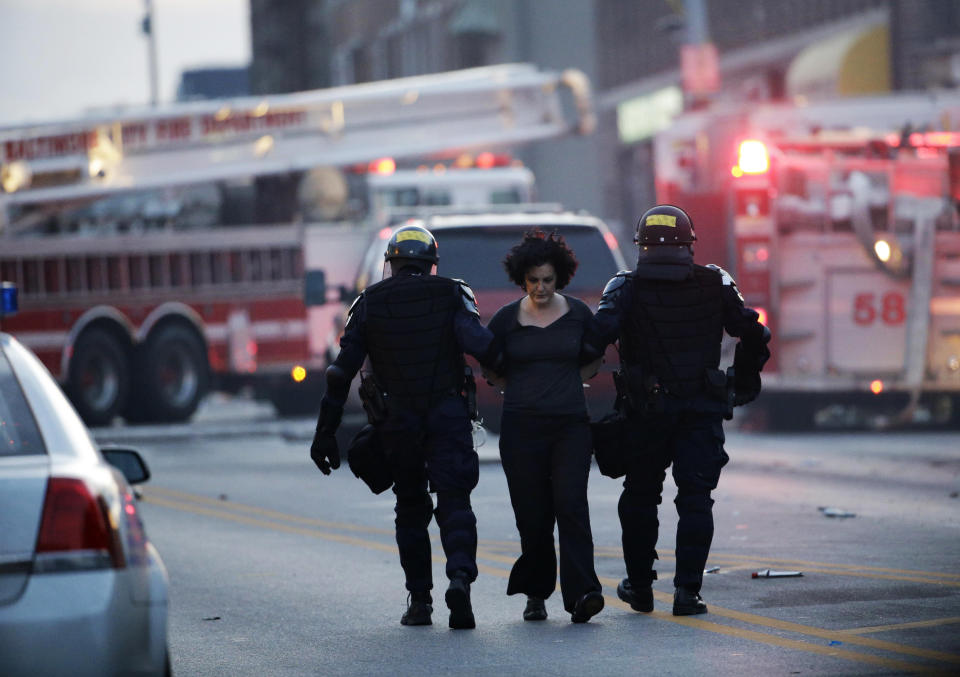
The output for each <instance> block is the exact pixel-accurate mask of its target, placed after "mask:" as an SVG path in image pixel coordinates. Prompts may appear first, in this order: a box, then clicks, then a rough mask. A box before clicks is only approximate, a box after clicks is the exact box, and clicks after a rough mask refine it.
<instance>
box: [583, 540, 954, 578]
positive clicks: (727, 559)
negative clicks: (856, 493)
mask: <svg viewBox="0 0 960 677" xmlns="http://www.w3.org/2000/svg"><path fill="white" fill-rule="evenodd" d="M596 552H597V553H598V556H599V557H622V556H623V550H622V549H620V548H616V547H612V546H606V547H599V548H597V549H596ZM661 559H664V560H671V559H673V555H670V554H664V555H663V556H662V557H661ZM723 563H729V564H731V565H732V564H733V563H740V564H744V565H745V566H753V565H756V564H758V563H760V564H764V565H767V564H776V565H782V566H785V567H786V566H789V567H791V568H794V569H795V568H798V567H799V568H803V569H809V570H811V571H813V570H823V571H831V570H833V569H840V570H847V571H857V572H863V571H872V572H876V573H881V574H899V575H904V576H916V577H920V578H947V579H956V580H958V581H960V574H951V573H941V572H936V571H917V570H913V569H891V568H888V567H872V566H861V565H858V564H836V563H831V562H810V561H806V560H796V559H777V558H773V557H758V556H755V555H734V554H731V553H722V552H711V553H710V564H723Z"/></svg>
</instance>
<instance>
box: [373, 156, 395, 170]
mask: <svg viewBox="0 0 960 677" xmlns="http://www.w3.org/2000/svg"><path fill="white" fill-rule="evenodd" d="M368 171H369V172H370V173H371V174H393V173H394V172H395V171H397V163H396V161H394V159H393V158H391V157H382V158H379V159H377V160H374V161H373V162H371V163H370V165H369V167H368Z"/></svg>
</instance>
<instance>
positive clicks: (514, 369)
mask: <svg viewBox="0 0 960 677" xmlns="http://www.w3.org/2000/svg"><path fill="white" fill-rule="evenodd" d="M564 298H566V299H567V304H568V305H569V309H568V310H567V312H566V313H564V314H563V315H562V316H561V317H559V318H557V319H556V320H555V321H554V322H552V323H551V324H549V325H547V326H546V327H536V326H531V325H521V324H520V323H519V321H518V320H517V317H518V314H519V312H520V300H517V301H514V302H513V303H508V304H507V305H505V306H503V307H502V308H500V310H498V311H497V312H496V314H495V315H494V316H493V317H492V318H491V319H490V322H489V323H488V324H487V328H488V329H489V330H490V331H491V332H493V335H494V338H495V340H496V341H497V342H498V343H500V345H501V346H502V350H503V354H504V358H505V362H504V367H503V372H504V373H503V374H501V375H502V376H504V377H505V378H506V380H507V384H506V387H505V388H504V391H503V410H504V411H511V412H523V413H534V414H547V415H554V416H566V415H578V416H579V415H586V413H587V404H586V400H585V399H584V396H583V382H582V380H581V378H580V366H581V365H582V364H583V363H584V361H585V359H586V358H583V357H582V356H581V355H582V349H583V336H584V333H585V332H586V331H587V330H588V328H589V327H590V323H591V322H592V319H593V314H592V313H591V312H590V309H589V308H588V307H587V305H586V304H585V303H584V302H583V301H581V300H580V299H578V298H574V297H572V296H566V295H564ZM521 300H522V299H521Z"/></svg>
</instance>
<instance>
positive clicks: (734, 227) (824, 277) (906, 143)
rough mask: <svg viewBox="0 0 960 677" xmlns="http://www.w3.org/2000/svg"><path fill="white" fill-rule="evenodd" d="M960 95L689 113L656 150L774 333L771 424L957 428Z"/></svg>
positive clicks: (676, 194) (672, 196)
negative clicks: (846, 424) (906, 425)
mask: <svg viewBox="0 0 960 677" xmlns="http://www.w3.org/2000/svg"><path fill="white" fill-rule="evenodd" d="M955 129H960V97H948V98H942V97H941V98H939V99H938V98H936V97H932V96H929V97H928V96H924V97H919V96H915V97H910V96H899V97H897V96H894V97H887V98H886V99H878V100H872V101H860V102H858V101H848V102H842V103H837V104H828V105H824V106H821V107H815V106H811V107H806V108H796V107H787V106H780V107H771V108H757V109H753V110H750V111H743V110H742V109H740V110H738V109H727V110H720V111H708V112H701V113H697V114H693V115H690V116H687V117H685V118H682V119H681V120H680V121H679V122H678V124H677V125H676V126H675V127H674V128H673V129H670V130H668V131H666V132H665V133H663V134H662V135H661V136H660V138H658V139H657V141H656V144H657V145H656V152H657V154H656V158H657V189H658V200H661V201H664V202H672V203H674V204H678V205H680V206H683V207H684V208H687V209H689V210H690V212H691V214H692V215H693V218H694V221H695V223H697V225H698V229H697V235H698V238H699V239H698V244H697V258H698V260H700V261H701V262H704V263H706V262H719V263H721V265H724V267H726V268H728V269H729V270H730V272H731V273H732V274H733V275H734V277H735V278H736V280H737V284H738V286H739V287H740V290H741V292H742V293H743V295H744V297H745V300H746V302H747V304H748V305H750V306H753V307H755V308H757V309H758V310H759V311H760V313H761V317H762V319H763V321H764V322H765V323H766V324H767V325H768V326H770V328H771V330H772V332H773V336H774V340H773V344H772V352H773V358H772V359H771V361H770V363H769V364H768V366H767V367H766V368H765V370H764V386H765V388H764V391H765V394H764V397H763V398H761V400H760V401H759V402H758V406H759V407H763V413H764V414H765V415H766V416H767V417H768V418H770V419H772V423H774V424H775V425H788V426H791V427H797V426H800V427H805V426H809V425H812V424H814V423H817V422H820V423H854V424H862V423H864V422H867V423H872V424H879V425H890V424H894V423H916V422H934V423H939V424H947V425H956V424H958V423H960V218H958V199H960V132H958V131H952V130H955Z"/></svg>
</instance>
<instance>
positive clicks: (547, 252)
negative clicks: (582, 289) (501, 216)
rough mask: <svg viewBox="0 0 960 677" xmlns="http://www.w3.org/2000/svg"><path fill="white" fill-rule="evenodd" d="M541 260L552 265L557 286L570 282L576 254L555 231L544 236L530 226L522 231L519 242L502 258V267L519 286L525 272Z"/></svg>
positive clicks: (539, 264)
mask: <svg viewBox="0 0 960 677" xmlns="http://www.w3.org/2000/svg"><path fill="white" fill-rule="evenodd" d="M545 263H549V264H550V265H552V266H553V269H554V271H556V274H557V289H563V288H564V287H566V286H567V285H568V284H570V278H572V277H573V275H574V273H576V272H577V265H578V264H577V257H576V256H574V254H573V250H572V249H570V247H568V246H567V243H566V242H564V240H563V237H562V236H561V235H558V234H557V233H556V231H554V232H552V233H550V234H549V235H548V234H547V233H544V232H543V231H542V230H540V229H539V228H533V229H531V230H528V231H527V232H526V233H524V234H523V240H521V241H520V244H517V245H514V246H513V247H511V249H510V252H509V253H508V254H507V257H506V258H505V259H504V260H503V267H504V269H505V270H506V271H507V275H508V276H509V277H510V279H511V280H512V281H513V282H515V283H516V284H517V285H518V286H519V287H521V288H523V286H524V283H525V282H526V275H527V271H529V270H530V269H531V268H536V267H537V266H542V265H543V264H545Z"/></svg>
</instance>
